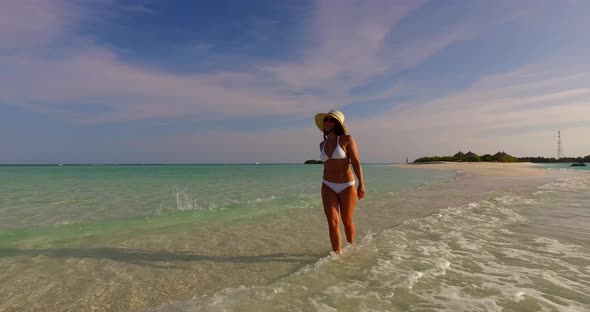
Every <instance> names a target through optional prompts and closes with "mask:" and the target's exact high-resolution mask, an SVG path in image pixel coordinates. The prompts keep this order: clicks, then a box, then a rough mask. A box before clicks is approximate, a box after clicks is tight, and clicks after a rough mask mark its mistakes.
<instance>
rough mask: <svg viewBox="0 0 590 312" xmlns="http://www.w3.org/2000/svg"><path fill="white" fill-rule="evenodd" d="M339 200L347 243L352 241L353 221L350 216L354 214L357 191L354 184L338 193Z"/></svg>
mask: <svg viewBox="0 0 590 312" xmlns="http://www.w3.org/2000/svg"><path fill="white" fill-rule="evenodd" d="M338 197H339V201H340V216H341V217H342V223H343V224H344V232H345V233H346V241H347V242H348V243H349V244H352V243H354V233H355V228H354V223H353V222H352V218H353V216H354V207H355V205H356V202H357V200H358V199H357V193H356V187H355V185H352V186H349V187H347V188H346V189H344V190H342V192H340V194H338Z"/></svg>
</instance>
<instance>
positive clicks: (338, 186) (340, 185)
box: [322, 180, 356, 194]
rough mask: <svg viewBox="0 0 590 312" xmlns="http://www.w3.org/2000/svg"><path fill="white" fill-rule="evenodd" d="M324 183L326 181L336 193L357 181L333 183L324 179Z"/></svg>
mask: <svg viewBox="0 0 590 312" xmlns="http://www.w3.org/2000/svg"><path fill="white" fill-rule="evenodd" d="M322 183H324V184H325V185H326V186H327V187H329V188H331V189H332V190H333V191H334V192H336V194H340V192H342V191H343V190H344V189H345V188H347V187H349V186H351V185H354V184H355V183H356V181H355V180H352V181H349V182H344V183H333V182H328V181H326V180H322Z"/></svg>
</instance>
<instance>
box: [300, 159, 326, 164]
mask: <svg viewBox="0 0 590 312" xmlns="http://www.w3.org/2000/svg"><path fill="white" fill-rule="evenodd" d="M323 163H324V162H323V161H321V160H313V159H310V160H306V161H305V162H304V164H306V165H319V164H323Z"/></svg>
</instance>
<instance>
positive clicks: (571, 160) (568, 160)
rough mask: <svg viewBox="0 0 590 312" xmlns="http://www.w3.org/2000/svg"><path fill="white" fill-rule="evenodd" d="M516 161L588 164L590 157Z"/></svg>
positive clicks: (540, 158)
mask: <svg viewBox="0 0 590 312" xmlns="http://www.w3.org/2000/svg"><path fill="white" fill-rule="evenodd" d="M518 161H528V162H533V163H579V162H585V163H587V162H590V155H588V156H586V157H581V156H580V157H562V158H560V159H555V158H554V157H550V158H545V157H541V156H538V157H519V158H518Z"/></svg>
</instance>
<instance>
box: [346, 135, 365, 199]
mask: <svg viewBox="0 0 590 312" xmlns="http://www.w3.org/2000/svg"><path fill="white" fill-rule="evenodd" d="M347 151H348V157H349V158H350V163H351V165H352V170H354V173H355V174H356V177H357V179H358V181H359V184H358V190H357V195H358V198H359V199H361V198H363V197H365V179H364V177H363V168H362V167H361V162H360V160H359V154H358V151H357V149H356V143H355V142H354V139H353V138H352V136H351V135H349V136H348V147H347Z"/></svg>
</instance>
